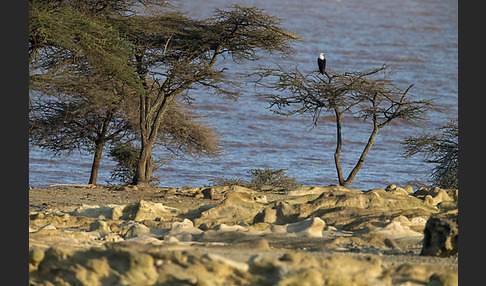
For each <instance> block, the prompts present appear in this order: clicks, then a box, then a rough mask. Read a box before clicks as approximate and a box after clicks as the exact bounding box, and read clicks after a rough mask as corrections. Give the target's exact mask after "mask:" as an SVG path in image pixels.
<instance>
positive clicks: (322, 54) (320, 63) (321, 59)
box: [317, 53, 326, 74]
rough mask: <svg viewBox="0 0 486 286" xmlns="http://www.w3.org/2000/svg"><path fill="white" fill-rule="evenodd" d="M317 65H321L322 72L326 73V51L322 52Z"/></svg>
mask: <svg viewBox="0 0 486 286" xmlns="http://www.w3.org/2000/svg"><path fill="white" fill-rule="evenodd" d="M317 65H318V66H319V71H320V72H321V74H324V70H325V69H326V58H325V57H324V53H321V54H320V55H319V57H318V58H317Z"/></svg>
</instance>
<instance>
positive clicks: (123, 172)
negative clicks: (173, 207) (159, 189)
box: [108, 143, 160, 186]
mask: <svg viewBox="0 0 486 286" xmlns="http://www.w3.org/2000/svg"><path fill="white" fill-rule="evenodd" d="M139 154H140V147H139V146H135V145H133V144H132V143H118V144H117V145H114V146H113V147H111V149H110V152H109V155H110V157H111V158H112V159H113V160H114V161H115V162H116V163H117V165H116V167H115V169H114V170H112V171H111V172H110V179H109V180H108V183H113V182H117V181H118V182H121V183H124V184H128V183H130V182H131V180H132V178H133V176H134V175H135V171H136V170H137V161H138V156H139ZM159 180H160V178H158V177H157V176H152V179H151V181H150V184H152V185H154V186H155V185H158V183H159Z"/></svg>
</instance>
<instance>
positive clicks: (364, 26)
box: [29, 0, 458, 190]
mask: <svg viewBox="0 0 486 286" xmlns="http://www.w3.org/2000/svg"><path fill="white" fill-rule="evenodd" d="M233 3H236V4H239V5H247V6H257V7H259V8H262V9H265V11H266V12H267V13H269V14H272V15H274V16H277V17H279V18H282V19H284V20H285V22H284V26H285V27H287V28H289V29H291V30H295V31H296V32H297V34H298V35H299V36H301V37H302V38H304V39H305V41H304V42H303V43H300V44H297V45H296V46H295V48H296V53H295V55H293V56H292V57H291V58H288V59H285V60H284V61H283V62H285V64H286V65H294V64H298V65H299V69H301V70H302V71H303V72H311V71H313V70H315V69H317V66H316V58H317V56H318V55H319V53H321V52H325V53H326V58H327V68H328V69H330V70H335V71H355V70H367V69H370V68H374V67H379V66H381V65H382V64H383V63H384V62H385V61H386V62H388V63H389V64H397V65H398V73H397V74H396V76H395V78H396V81H397V82H398V83H399V84H403V86H404V87H407V86H408V85H410V84H412V83H413V84H414V87H413V89H412V91H413V92H414V94H415V95H417V96H419V97H425V98H436V99H437V103H439V104H441V105H442V106H443V110H444V111H445V113H443V114H441V113H438V112H433V113H430V114H429V115H430V116H429V117H430V118H429V121H427V122H423V123H421V124H419V125H418V126H414V125H408V124H404V123H397V124H393V125H391V126H388V127H386V128H384V129H383V130H382V132H381V133H380V134H379V135H378V137H377V140H376V143H375V145H374V146H373V148H372V150H371V152H370V153H369V155H368V158H367V159H366V161H365V164H364V166H363V168H362V169H361V171H360V172H359V173H358V175H357V176H356V178H355V181H354V183H353V184H352V186H353V187H355V188H358V189H364V190H366V189H369V188H375V187H384V186H386V185H388V184H392V183H394V184H397V185H405V184H409V183H411V182H413V181H416V180H424V179H426V173H427V172H428V170H429V169H430V168H431V166H430V165H427V164H425V163H423V162H422V159H421V158H420V157H416V158H411V159H407V160H405V159H403V158H402V154H403V150H404V149H403V146H402V145H401V144H400V143H401V142H402V141H403V139H404V138H405V137H407V136H412V135H418V134H421V133H422V132H433V131H434V129H435V128H437V127H440V126H443V125H445V124H446V123H447V122H448V118H449V117H455V116H457V97H458V82H457V79H458V71H457V68H458V54H457V52H458V23H457V11H458V4H457V1H452V0H387V1H384V0H382V1H379V0H342V1H340V2H339V1H311V0H301V1H289V0H286V1H277V0H271V1H222V0H216V1H214V0H213V1H202V0H201V1H180V2H179V3H177V2H176V4H180V6H181V7H182V9H183V10H185V11H188V13H189V15H190V16H193V17H201V18H204V17H209V16H211V13H212V11H213V10H214V8H223V7H225V6H227V5H230V4H233ZM275 60H276V59H275V58H271V57H268V58H265V59H262V60H260V61H258V62H257V63H247V64H243V65H235V64H233V63H231V62H229V61H222V62H221V65H224V66H226V67H228V68H229V71H230V72H233V71H239V72H245V71H251V70H252V69H254V68H255V67H256V66H257V65H261V66H271V65H272V64H273V63H272V62H273V61H275ZM244 91H245V92H244V93H243V95H242V96H241V98H240V99H239V101H238V102H233V101H231V100H224V99H221V98H218V97H212V96H209V95H205V94H204V92H203V91H198V90H196V91H194V93H193V96H194V97H195V98H196V99H197V102H196V103H195V106H196V109H197V111H198V112H199V113H200V114H203V115H208V116H209V117H208V122H209V123H210V124H212V125H214V126H215V127H216V129H217V130H218V131H219V132H220V133H222V134H223V140H224V142H225V143H224V149H225V154H224V155H223V156H222V157H220V158H216V159H200V160H198V161H197V162H194V161H193V160H185V159H178V160H174V161H172V162H171V163H170V164H169V165H167V166H166V167H165V168H162V169H161V170H160V171H159V172H158V175H159V176H161V177H165V179H164V180H163V181H162V183H161V185H164V186H173V187H179V186H184V185H192V186H203V185H208V184H210V183H211V179H213V178H215V177H243V178H245V177H246V175H247V174H246V171H247V170H249V169H252V168H265V167H269V168H274V169H281V168H285V169H288V171H287V173H288V174H289V175H291V176H294V177H298V178H299V179H300V181H301V182H302V183H304V184H305V185H328V184H336V183H337V180H336V171H335V168H334V162H333V157H332V154H333V151H334V148H335V147H334V143H335V127H334V125H333V122H332V120H322V121H321V122H320V124H319V125H318V127H316V128H314V129H312V130H311V128H310V127H311V126H310V124H311V121H310V120H309V119H306V118H282V117H278V116H275V115H273V114H272V112H271V111H269V110H268V104H267V103H266V102H264V101H263V100H262V99H261V98H258V97H257V96H256V95H255V91H254V89H253V86H252V85H248V86H246V88H245V90H244ZM368 131H369V126H368V125H367V124H363V122H361V121H346V122H345V126H344V129H343V139H344V146H343V151H342V152H343V154H342V165H343V169H344V172H345V173H347V172H349V171H350V170H351V168H352V167H353V166H354V164H355V162H356V160H357V159H358V156H359V154H360V152H361V150H362V149H363V147H364V144H365V142H366V140H367V137H368V134H369V133H368ZM160 154H163V153H161V152H160ZM90 163H91V156H79V155H77V154H75V155H73V156H71V157H68V158H57V157H55V158H52V155H51V154H49V153H47V152H44V151H41V150H38V149H32V150H31V151H30V164H29V166H30V179H29V183H30V185H33V186H44V185H48V184H53V183H86V182H87V181H88V179H89V171H90ZM113 167H114V163H113V162H112V161H110V160H109V159H108V158H104V159H103V161H102V169H101V170H100V177H99V183H105V181H106V180H107V179H108V178H109V172H110V170H111V169H112V168H113Z"/></svg>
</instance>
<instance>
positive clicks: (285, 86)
mask: <svg viewBox="0 0 486 286" xmlns="http://www.w3.org/2000/svg"><path fill="white" fill-rule="evenodd" d="M390 72H391V69H390V67H389V66H387V65H383V66H382V67H380V68H375V69H372V70H369V71H366V72H359V71H358V72H344V73H337V72H326V73H325V75H320V74H318V73H317V72H311V73H308V74H303V73H301V72H300V71H299V70H298V68H297V67H295V69H294V70H292V71H285V70H284V69H282V68H280V67H278V68H276V69H262V70H260V71H258V72H256V73H255V74H256V75H257V76H258V79H257V80H256V84H257V85H263V86H265V87H267V88H272V89H275V90H276V91H277V93H272V94H262V95H263V96H266V98H267V99H268V101H269V103H270V108H276V109H274V112H275V113H277V114H280V115H285V116H290V115H296V114H310V115H312V118H313V122H314V124H317V123H318V121H319V118H320V116H321V114H322V112H332V114H333V115H334V122H335V126H336V149H335V151H334V163H335V166H336V171H337V177H338V181H339V184H340V185H341V186H349V185H350V184H351V183H352V182H353V180H354V178H355V176H356V174H357V173H358V171H359V170H360V169H361V167H362V166H363V164H364V161H365V159H366V156H367V155H368V153H369V151H370V150H371V147H372V146H373V143H374V142H375V139H376V136H377V135H378V132H379V131H380V129H382V128H384V127H385V126H387V125H388V124H390V122H392V121H395V120H398V119H401V120H404V121H408V122H415V121H416V120H419V119H423V118H424V115H425V113H426V112H427V111H428V110H429V109H431V108H433V105H432V100H431V99H411V96H410V95H409V92H410V90H411V88H412V87H413V84H412V85H410V86H409V87H408V88H406V89H401V88H399V87H398V86H397V85H395V84H394V83H393V81H392V80H391V79H390V77H389V75H390ZM344 116H350V117H353V118H363V119H364V120H365V121H368V122H370V123H371V126H372V131H371V133H370V135H369V137H368V141H367V143H366V145H365V146H364V149H363V151H362V152H361V155H360V157H359V158H358V160H357V162H356V164H355V165H354V167H353V169H352V170H351V171H350V173H349V174H348V176H347V177H345V176H344V174H343V171H342V168H341V157H340V155H341V150H342V144H343V142H342V125H343V118H344Z"/></svg>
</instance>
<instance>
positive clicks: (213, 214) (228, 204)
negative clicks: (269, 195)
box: [194, 192, 265, 227]
mask: <svg viewBox="0 0 486 286" xmlns="http://www.w3.org/2000/svg"><path fill="white" fill-rule="evenodd" d="M264 208H265V205H264V204H262V203H258V202H256V200H255V197H254V196H253V195H252V194H250V193H246V192H230V193H227V194H226V198H225V199H224V200H223V201H222V202H221V203H220V204H218V205H216V206H215V207H213V208H211V209H209V210H206V211H203V212H202V213H201V217H199V218H197V219H195V220H194V224H195V225H196V226H200V225H201V224H205V225H206V226H207V227H213V226H216V225H219V224H222V223H225V224H228V225H231V224H237V223H240V222H243V223H247V224H251V223H252V222H253V220H254V218H255V216H256V215H257V214H258V213H260V212H261V211H262V210H263V209H264Z"/></svg>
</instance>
